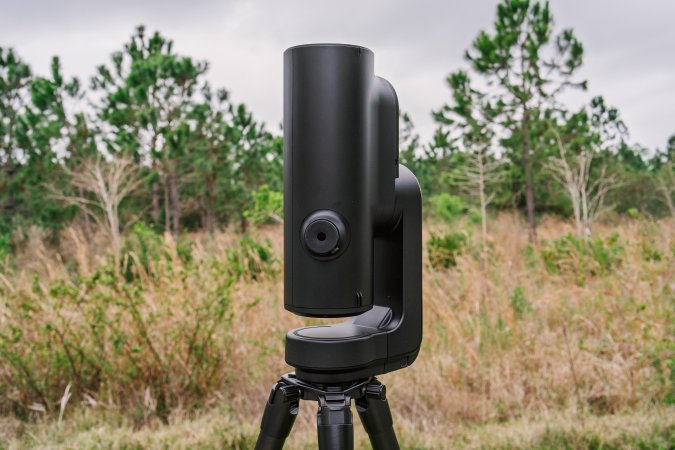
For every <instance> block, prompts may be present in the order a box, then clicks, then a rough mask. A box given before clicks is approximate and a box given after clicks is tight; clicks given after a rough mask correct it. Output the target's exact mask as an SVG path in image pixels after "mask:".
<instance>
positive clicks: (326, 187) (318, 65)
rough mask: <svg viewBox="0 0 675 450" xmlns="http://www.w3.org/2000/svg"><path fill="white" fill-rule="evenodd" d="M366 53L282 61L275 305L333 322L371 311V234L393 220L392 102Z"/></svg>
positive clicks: (302, 51)
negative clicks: (280, 281)
mask: <svg viewBox="0 0 675 450" xmlns="http://www.w3.org/2000/svg"><path fill="white" fill-rule="evenodd" d="M373 60H374V56H373V53H372V52H371V51H370V50H368V49H366V48H364V47H358V46H350V45H332V44H318V45H304V46H299V47H292V48H290V49H288V50H286V52H285V53H284V218H285V221H284V243H285V245H284V271H285V272H284V273H285V278H284V282H285V290H284V304H285V307H286V309H288V310H290V311H292V312H294V313H296V314H299V315H304V316H314V317H343V316H353V315H358V314H361V313H363V312H365V311H368V310H369V309H370V308H372V306H373V302H374V293H373V274H374V272H373V271H374V267H373V264H374V259H373V258H374V257H373V254H374V251H373V250H374V234H375V233H376V231H377V230H378V229H379V228H382V227H386V226H387V225H388V223H390V222H391V221H393V220H394V189H395V186H394V185H395V179H396V177H397V175H398V100H397V98H396V93H395V92H394V89H393V88H392V86H391V85H390V84H389V83H388V82H387V81H386V80H384V79H382V78H380V77H377V76H375V74H374V68H373Z"/></svg>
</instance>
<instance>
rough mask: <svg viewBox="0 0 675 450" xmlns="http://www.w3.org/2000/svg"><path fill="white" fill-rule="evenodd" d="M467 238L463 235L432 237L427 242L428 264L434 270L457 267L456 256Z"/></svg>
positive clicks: (449, 234) (451, 234)
mask: <svg viewBox="0 0 675 450" xmlns="http://www.w3.org/2000/svg"><path fill="white" fill-rule="evenodd" d="M466 241H467V238H466V234H464V233H448V234H445V235H443V236H437V235H432V236H431V239H429V240H428V241H427V252H428V254H429V262H430V263H431V266H432V267H434V268H438V267H445V268H446V269H447V268H448V267H451V266H456V265H457V256H458V255H460V254H461V252H462V250H463V248H464V246H465V244H466Z"/></svg>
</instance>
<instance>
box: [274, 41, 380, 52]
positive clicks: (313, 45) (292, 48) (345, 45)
mask: <svg viewBox="0 0 675 450" xmlns="http://www.w3.org/2000/svg"><path fill="white" fill-rule="evenodd" d="M307 47H344V48H354V49H358V50H361V51H366V52H369V53H373V51H372V50H371V49H369V48H367V47H363V46H361V45H352V44H336V43H317V44H302V45H295V46H293V47H289V48H287V49H286V51H285V52H284V53H286V52H289V51H291V50H297V49H301V48H307Z"/></svg>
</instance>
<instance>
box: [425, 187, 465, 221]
mask: <svg viewBox="0 0 675 450" xmlns="http://www.w3.org/2000/svg"><path fill="white" fill-rule="evenodd" d="M429 202H430V203H431V214H432V215H433V216H434V217H436V218H438V219H441V220H443V221H444V222H447V223H452V222H454V221H456V220H457V219H459V218H460V217H461V216H462V214H463V213H464V211H465V210H466V207H465V206H464V202H463V201H462V199H461V198H459V197H457V196H455V195H450V194H448V193H447V192H443V193H442V194H438V195H434V196H432V197H431V198H430V199H429Z"/></svg>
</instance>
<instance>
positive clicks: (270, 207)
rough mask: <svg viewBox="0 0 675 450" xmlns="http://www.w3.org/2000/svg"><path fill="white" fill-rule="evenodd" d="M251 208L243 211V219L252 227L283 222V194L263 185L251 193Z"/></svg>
mask: <svg viewBox="0 0 675 450" xmlns="http://www.w3.org/2000/svg"><path fill="white" fill-rule="evenodd" d="M252 195H253V208H252V209H249V210H246V211H244V217H246V218H247V219H249V220H250V221H251V223H253V224H254V225H260V224H265V223H272V222H279V223H280V222H281V221H283V216H284V194H283V193H282V192H278V191H273V190H271V189H270V188H269V186H267V185H266V184H263V185H262V186H260V189H258V190H257V191H254V192H253V194H252Z"/></svg>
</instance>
